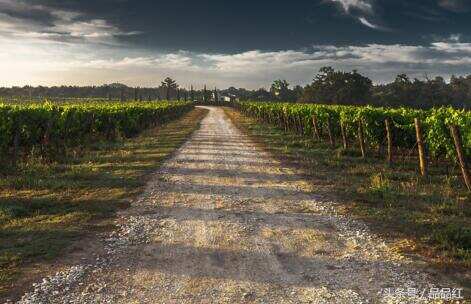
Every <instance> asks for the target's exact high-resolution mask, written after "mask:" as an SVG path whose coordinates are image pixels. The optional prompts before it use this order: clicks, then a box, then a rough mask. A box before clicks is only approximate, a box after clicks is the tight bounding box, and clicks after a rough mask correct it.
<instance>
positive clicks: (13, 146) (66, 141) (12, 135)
mask: <svg viewBox="0 0 471 304" xmlns="http://www.w3.org/2000/svg"><path fill="white" fill-rule="evenodd" d="M192 108H193V106H192V105H191V104H190V103H188V102H139V103H137V102H130V103H104V102H93V101H92V102H82V103H70V104H67V103H65V104H53V103H41V104H34V103H32V104H16V105H15V104H0V153H1V154H2V155H7V156H9V157H8V158H10V159H16V158H18V157H19V156H25V155H29V154H34V155H49V156H51V155H53V154H57V153H62V152H64V151H65V149H66V148H73V147H79V146H84V145H87V144H89V143H92V142H96V141H100V140H115V139H117V138H129V137H132V136H134V135H136V134H138V133H139V132H140V131H141V130H143V129H147V128H150V127H153V126H155V125H157V124H162V123H165V122H167V121H169V120H172V119H175V118H177V117H180V116H181V115H182V114H184V113H186V112H188V111H189V110H190V109H192Z"/></svg>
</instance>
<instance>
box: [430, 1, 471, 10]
mask: <svg viewBox="0 0 471 304" xmlns="http://www.w3.org/2000/svg"><path fill="white" fill-rule="evenodd" d="M438 5H439V6H440V7H442V8H444V9H446V10H449V11H453V12H456V13H464V12H468V11H469V10H471V3H470V2H469V1H468V0H438Z"/></svg>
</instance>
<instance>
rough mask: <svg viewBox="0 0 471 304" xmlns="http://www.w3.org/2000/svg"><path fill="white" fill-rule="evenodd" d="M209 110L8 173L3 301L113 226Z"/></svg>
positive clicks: (4, 180) (0, 269)
mask: <svg viewBox="0 0 471 304" xmlns="http://www.w3.org/2000/svg"><path fill="white" fill-rule="evenodd" d="M206 112H207V110H204V109H199V108H196V109H194V110H192V111H191V112H189V113H188V114H186V115H184V116H183V117H182V118H180V119H178V120H176V121H173V122H170V123H167V124H165V125H163V126H160V127H157V128H155V129H151V130H146V131H144V132H143V133H142V134H141V135H139V136H138V137H136V138H133V139H128V140H123V141H117V142H104V143H97V144H96V145H94V146H92V147H90V148H89V149H87V150H86V151H85V153H81V156H76V157H74V158H69V159H67V160H64V161H61V162H57V163H48V162H45V161H41V160H38V159H30V160H28V161H27V162H24V163H21V164H19V165H18V166H17V167H15V168H6V167H4V168H2V169H0V178H1V179H0V299H1V297H2V296H4V295H6V294H7V292H8V291H10V290H11V289H14V288H15V282H17V281H18V279H19V278H20V277H21V276H22V275H27V274H26V273H25V270H26V269H27V270H28V272H29V271H31V267H32V266H31V265H33V264H36V263H39V264H40V263H41V262H47V261H51V260H54V259H55V258H57V257H58V256H59V255H60V254H62V253H64V252H65V250H66V249H67V247H68V246H70V245H71V244H73V243H74V241H77V240H79V239H81V238H83V237H85V236H86V235H88V234H90V233H92V234H93V233H96V232H97V231H100V230H103V229H109V226H110V221H109V220H110V219H111V218H112V217H113V215H114V214H115V212H116V211H117V210H119V209H120V208H126V207H127V206H129V201H130V200H131V199H132V198H134V197H135V196H137V195H138V194H139V193H140V192H141V191H142V189H143V186H144V185H145V183H146V181H147V179H146V177H147V176H148V175H149V173H150V172H153V171H155V170H156V169H157V168H158V167H159V165H160V164H161V163H162V161H163V160H165V159H166V158H167V157H168V156H169V155H171V153H173V152H174V151H175V150H176V149H177V148H179V147H180V146H181V145H182V144H183V143H184V142H185V141H186V139H187V138H188V137H189V135H190V134H191V133H192V132H193V131H194V130H195V129H197V127H198V126H199V122H200V121H201V119H202V118H203V117H204V116H205V115H206ZM33 269H34V266H33Z"/></svg>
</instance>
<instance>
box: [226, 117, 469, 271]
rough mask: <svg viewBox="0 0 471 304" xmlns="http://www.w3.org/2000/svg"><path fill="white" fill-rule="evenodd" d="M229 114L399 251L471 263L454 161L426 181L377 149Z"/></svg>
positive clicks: (449, 264)
mask: <svg viewBox="0 0 471 304" xmlns="http://www.w3.org/2000/svg"><path fill="white" fill-rule="evenodd" d="M226 113H227V114H228V115H229V116H230V117H231V118H232V120H233V121H234V122H235V123H236V124H237V125H238V126H239V127H240V128H241V129H243V130H245V131H246V132H247V133H248V134H249V135H251V136H252V137H253V138H255V139H256V140H257V141H259V142H260V143H261V144H263V146H264V147H266V148H267V149H268V150H269V151H271V152H272V153H273V155H275V156H277V157H278V158H280V159H282V160H283V161H285V162H287V163H289V164H291V165H293V166H298V167H300V168H303V169H304V170H305V172H306V174H307V175H308V176H309V178H310V179H311V180H312V183H313V185H314V186H315V187H316V190H317V191H318V192H320V193H324V194H325V195H327V196H332V197H334V198H335V199H336V200H337V201H339V202H340V203H341V204H342V207H343V208H342V209H343V210H344V212H348V213H350V214H352V215H353V216H355V217H357V218H360V219H362V220H364V221H366V222H369V223H370V224H371V225H370V226H371V227H372V229H373V230H374V231H375V232H376V233H379V234H382V235H383V236H385V237H387V238H388V239H390V240H392V241H393V242H394V244H395V247H396V248H397V250H399V251H401V252H403V253H414V254H420V255H421V256H422V257H423V258H425V259H427V260H428V261H429V262H430V263H431V264H433V265H436V266H439V267H441V268H442V269H445V270H450V271H456V270H458V271H459V270H460V269H469V267H470V266H471V208H469V207H470V204H471V195H470V193H469V192H467V190H466V189H465V187H464V186H463V182H462V181H461V178H460V176H459V171H458V170H456V168H454V167H453V166H450V167H449V168H447V167H446V166H444V165H440V166H438V165H437V166H432V167H431V169H430V171H431V174H430V176H431V177H429V178H427V179H422V178H420V177H419V176H418V174H417V164H416V163H415V162H414V161H408V162H404V163H399V162H398V163H397V164H396V165H395V166H393V167H392V168H388V166H387V165H386V164H385V161H384V160H383V159H380V158H377V157H374V155H373V154H376V152H373V151H370V152H371V153H370V155H371V156H370V157H369V158H367V159H365V160H362V159H361V158H360V157H359V153H358V151H356V150H355V149H351V150H347V151H343V150H342V149H340V148H338V149H336V150H332V149H330V148H329V146H328V145H327V144H326V143H320V142H316V141H315V140H313V139H310V138H306V137H301V136H299V135H295V134H292V133H287V132H285V131H284V130H280V129H279V128H275V127H273V126H269V125H265V124H261V123H258V122H256V121H255V120H254V119H252V118H248V117H246V116H243V115H241V114H240V113H238V112H236V111H234V110H232V109H226Z"/></svg>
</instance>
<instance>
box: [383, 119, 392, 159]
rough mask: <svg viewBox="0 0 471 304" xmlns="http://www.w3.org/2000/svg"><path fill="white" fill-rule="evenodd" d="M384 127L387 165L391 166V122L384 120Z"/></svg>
mask: <svg viewBox="0 0 471 304" xmlns="http://www.w3.org/2000/svg"><path fill="white" fill-rule="evenodd" d="M384 125H385V126H386V137H387V140H388V158H387V161H388V165H389V166H390V165H392V162H393V143H392V132H391V120H390V119H389V118H386V119H385V120H384Z"/></svg>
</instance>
